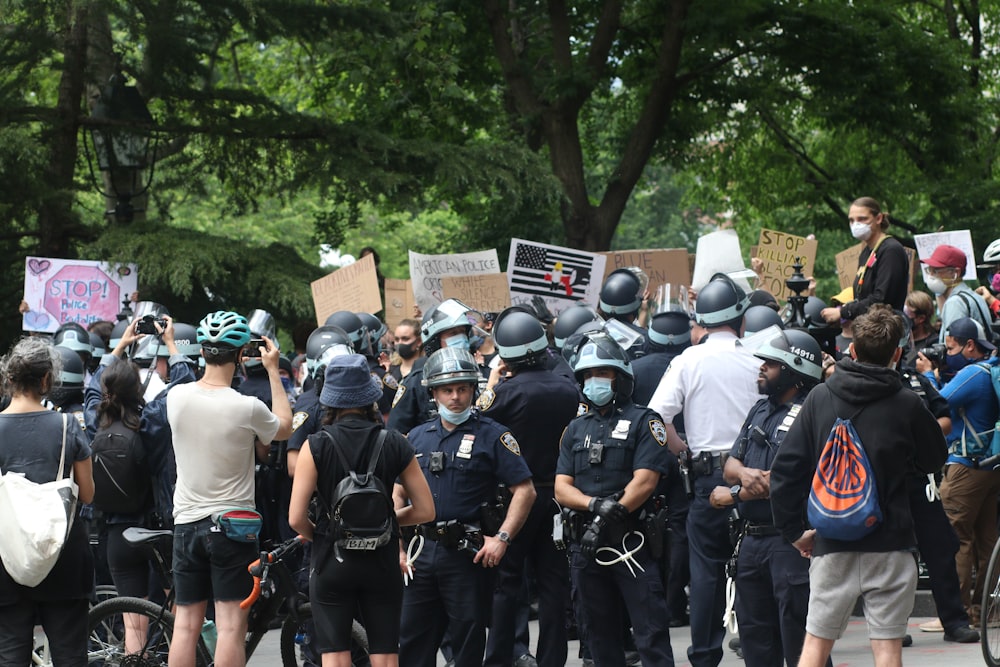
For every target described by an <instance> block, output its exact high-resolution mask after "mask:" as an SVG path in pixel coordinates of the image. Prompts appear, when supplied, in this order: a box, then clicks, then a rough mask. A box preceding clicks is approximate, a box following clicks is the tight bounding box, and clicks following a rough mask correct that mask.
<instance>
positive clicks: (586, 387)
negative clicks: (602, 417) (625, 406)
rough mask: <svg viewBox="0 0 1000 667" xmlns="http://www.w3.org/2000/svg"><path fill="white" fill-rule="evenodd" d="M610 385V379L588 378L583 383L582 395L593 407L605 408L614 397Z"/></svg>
mask: <svg viewBox="0 0 1000 667" xmlns="http://www.w3.org/2000/svg"><path fill="white" fill-rule="evenodd" d="M611 385H612V381H611V379H610V378H596V377H595V378H588V379H586V380H584V381H583V395H584V396H586V397H587V400H589V401H590V402H591V403H593V404H594V405H597V406H605V405H607V404H608V403H610V402H611V399H612V398H614V395H615V390H614V389H613V388H612V386H611Z"/></svg>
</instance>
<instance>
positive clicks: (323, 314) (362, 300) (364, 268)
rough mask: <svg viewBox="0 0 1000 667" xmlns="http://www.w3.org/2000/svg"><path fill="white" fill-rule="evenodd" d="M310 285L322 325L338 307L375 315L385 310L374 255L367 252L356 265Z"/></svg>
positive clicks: (348, 266)
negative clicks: (380, 294)
mask: <svg viewBox="0 0 1000 667" xmlns="http://www.w3.org/2000/svg"><path fill="white" fill-rule="evenodd" d="M309 286H310V288H311V289H312V297H313V308H314V309H315V311H316V323H317V324H318V325H319V326H323V324H324V323H325V322H326V318H327V317H329V316H330V315H332V314H333V313H335V312H337V311H338V310H349V311H351V312H352V313H361V312H364V313H373V314H374V313H377V312H379V311H380V310H382V297H381V296H379V293H378V276H377V275H376V273H375V258H374V257H373V256H372V255H365V256H364V257H362V258H361V259H359V260H358V261H356V262H354V263H353V264H349V265H347V266H345V267H343V268H342V269H337V270H336V271H334V272H333V273H330V274H328V275H325V276H323V277H322V278H320V279H319V280H314V281H313V282H312V283H310V285H309Z"/></svg>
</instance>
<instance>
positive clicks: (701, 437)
mask: <svg viewBox="0 0 1000 667" xmlns="http://www.w3.org/2000/svg"><path fill="white" fill-rule="evenodd" d="M737 340H738V339H737V338H736V335H735V334H733V333H730V332H728V331H713V332H712V333H711V334H710V335H709V337H708V340H706V341H705V342H704V343H702V344H701V345H694V346H692V347H689V348H688V349H686V350H684V352H682V353H681V354H680V355H678V356H676V357H674V359H673V361H671V362H670V366H669V368H667V372H666V373H665V374H664V375H663V379H662V380H660V384H659V386H658V387H657V388H656V391H655V392H653V397H652V398H651V399H650V401H649V407H650V408H652V409H653V410H656V411H657V412H658V413H660V416H661V417H663V420H664V421H666V422H671V421H673V418H674V417H675V416H676V415H678V414H680V413H681V412H682V411H683V413H684V428H685V431H686V433H685V435H686V437H687V443H688V447H689V448H690V449H691V452H692V453H693V454H700V453H701V452H704V451H708V452H711V453H713V454H718V453H721V452H728V451H729V450H730V449H731V448H732V446H733V443H734V442H736V437H737V436H738V435H739V432H740V427H741V426H742V425H743V422H744V420H745V419H746V416H747V413H749V412H750V408H751V407H753V405H754V404H755V403H756V402H757V401H758V400H760V397H761V396H760V394H759V393H758V392H757V375H758V373H759V372H760V366H761V363H762V362H761V360H760V359H758V358H757V357H755V356H753V355H751V354H750V353H748V352H746V351H744V350H742V349H740V348H737V347H736V341H737Z"/></svg>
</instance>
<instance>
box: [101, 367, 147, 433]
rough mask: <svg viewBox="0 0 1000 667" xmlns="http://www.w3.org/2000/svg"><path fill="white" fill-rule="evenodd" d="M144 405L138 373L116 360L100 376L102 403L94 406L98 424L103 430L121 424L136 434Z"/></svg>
mask: <svg viewBox="0 0 1000 667" xmlns="http://www.w3.org/2000/svg"><path fill="white" fill-rule="evenodd" d="M143 405H145V402H144V401H143V400H142V383H141V382H140V381H139V369H138V367H137V366H136V365H135V364H133V363H132V362H131V361H126V360H124V359H115V361H113V362H112V363H111V365H110V366H108V367H107V368H106V369H104V373H103V374H102V375H101V402H100V404H99V405H98V406H97V422H98V425H99V426H100V427H101V428H106V427H108V426H110V425H111V423H112V422H116V421H120V422H121V423H123V424H124V425H125V426H126V427H128V428H130V429H132V430H133V431H138V430H139V417H140V415H141V413H142V408H143Z"/></svg>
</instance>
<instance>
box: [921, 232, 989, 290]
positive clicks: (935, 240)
mask: <svg viewBox="0 0 1000 667" xmlns="http://www.w3.org/2000/svg"><path fill="white" fill-rule="evenodd" d="M913 243H914V245H916V246H917V256H918V257H919V258H920V259H927V258H928V257H930V256H931V254H932V253H933V252H934V248H936V247H938V246H939V245H945V244H947V245H953V246H955V247H956V248H959V249H960V250H961V251H962V252H964V253H965V275H964V276H962V278H964V279H965V280H975V279H976V251H975V249H973V247H972V233H971V232H970V231H969V230H968V229H960V230H956V231H953V232H934V233H933V234H914V235H913Z"/></svg>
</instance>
